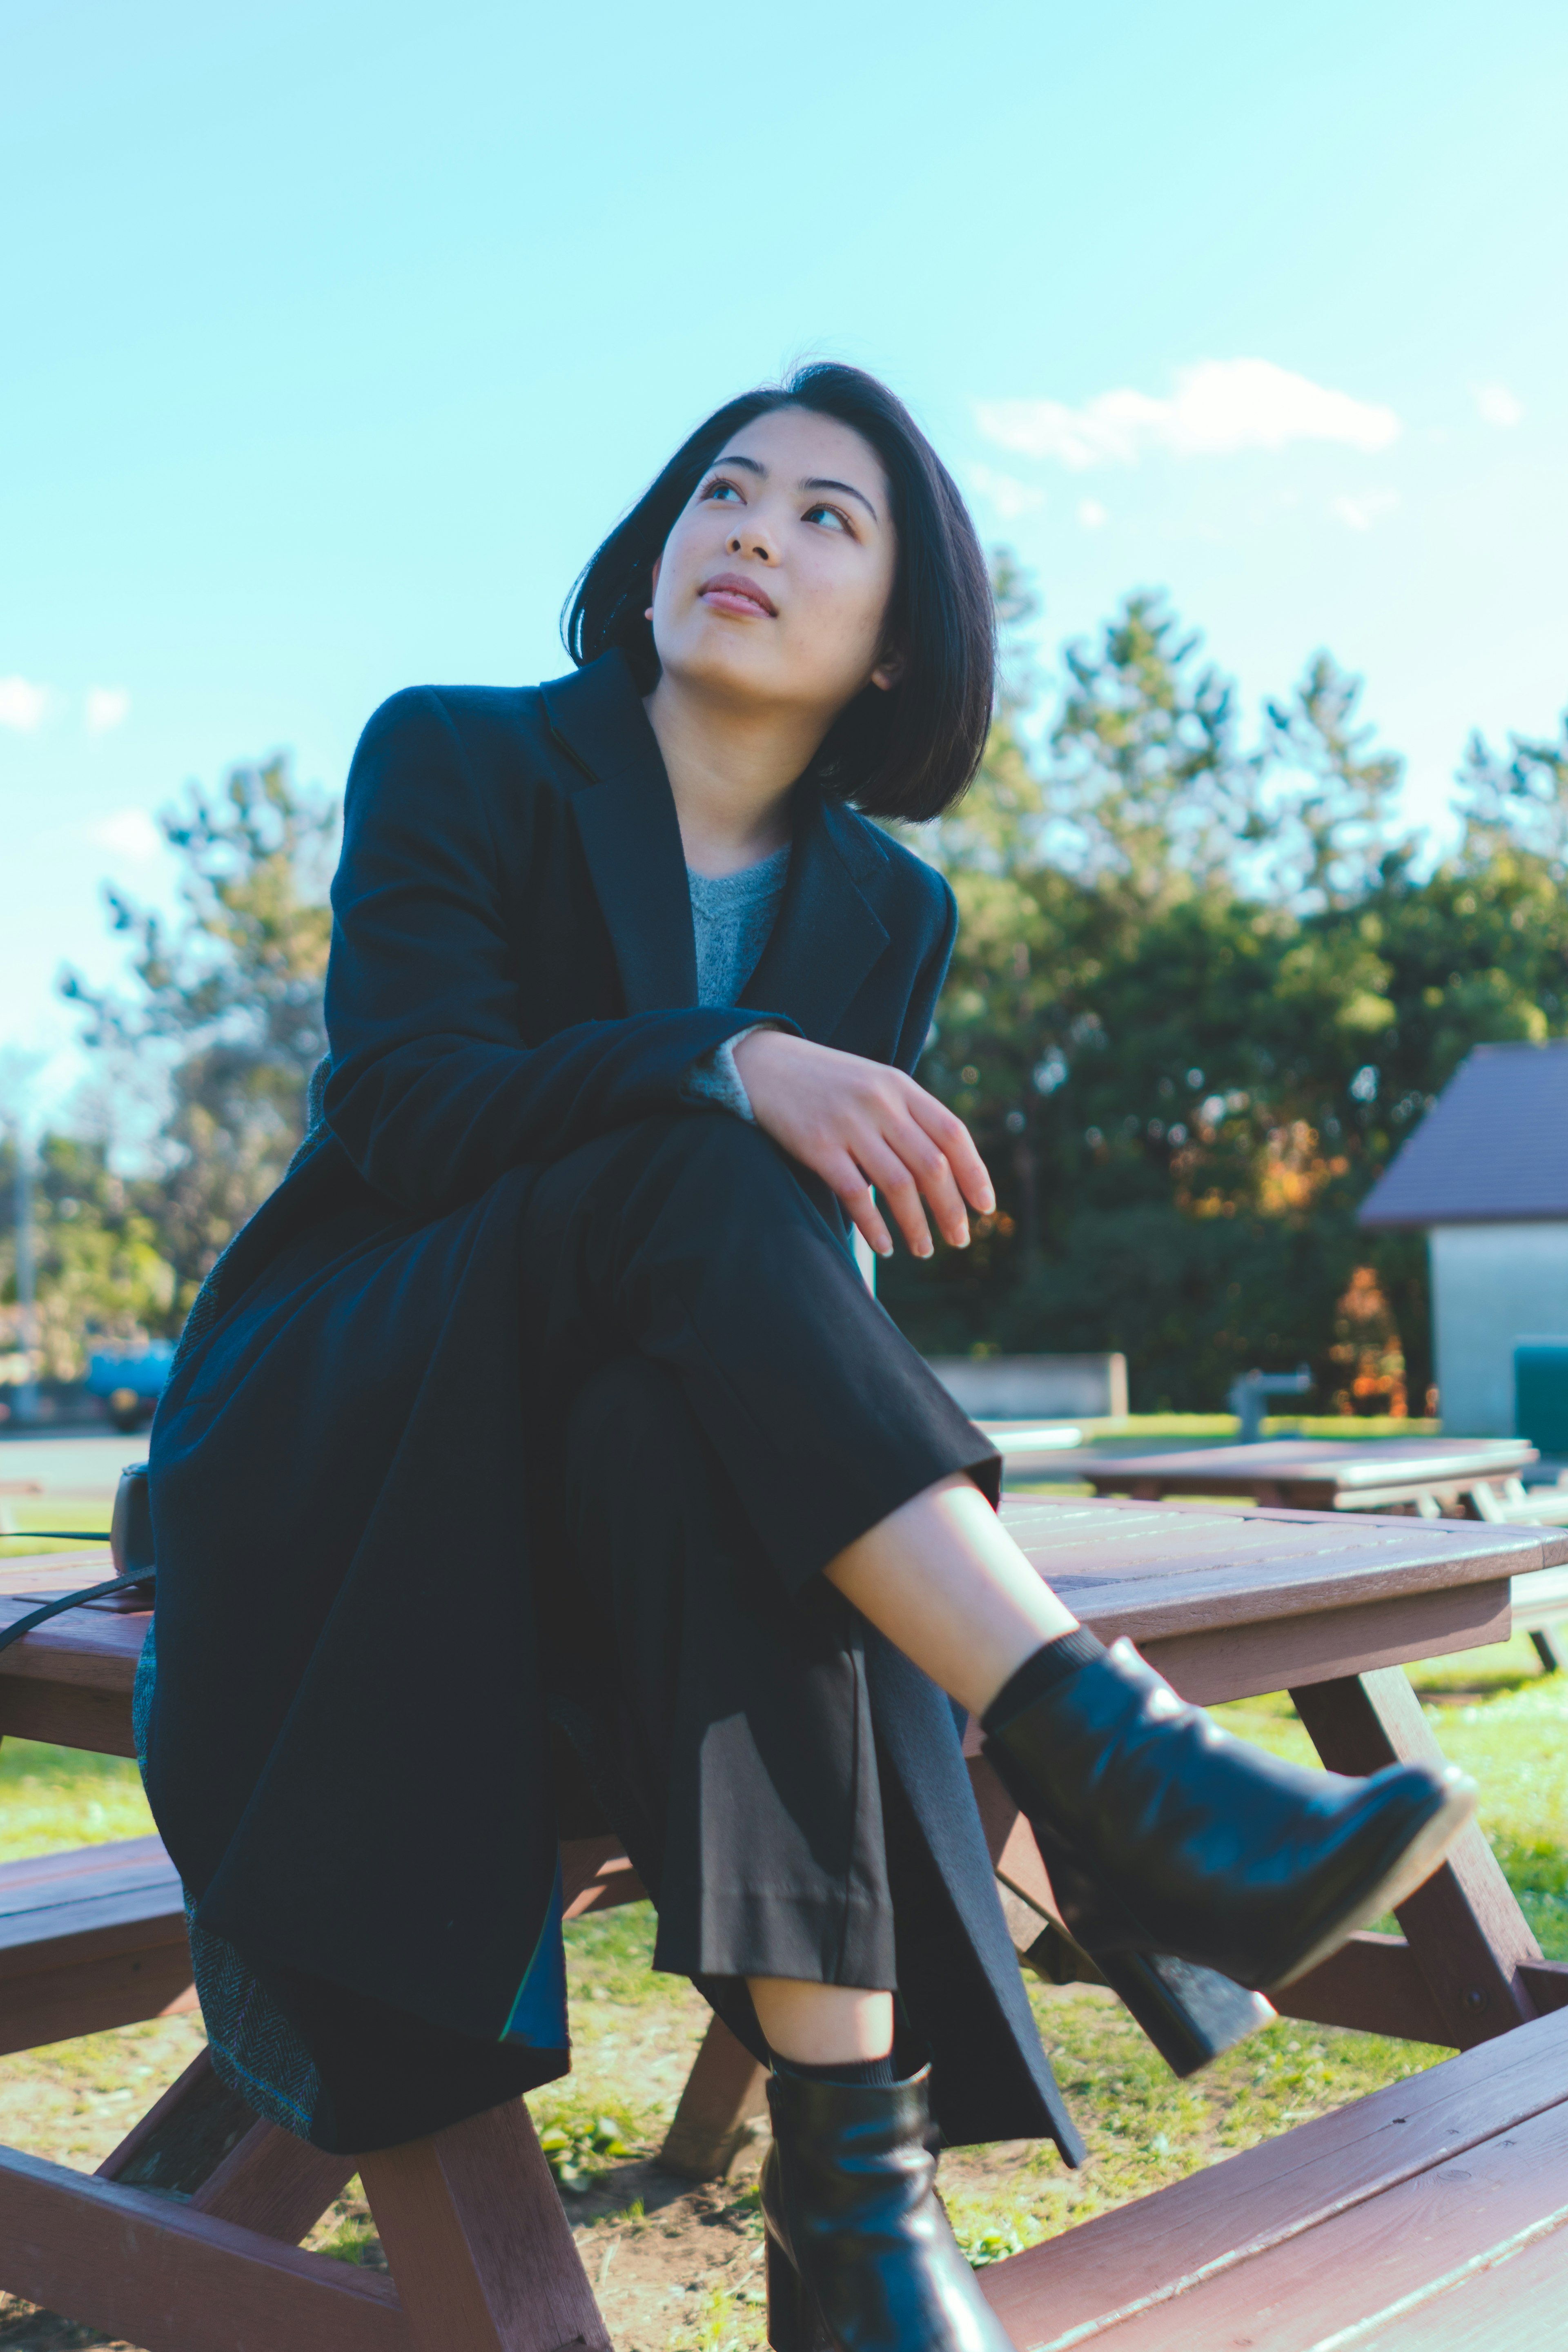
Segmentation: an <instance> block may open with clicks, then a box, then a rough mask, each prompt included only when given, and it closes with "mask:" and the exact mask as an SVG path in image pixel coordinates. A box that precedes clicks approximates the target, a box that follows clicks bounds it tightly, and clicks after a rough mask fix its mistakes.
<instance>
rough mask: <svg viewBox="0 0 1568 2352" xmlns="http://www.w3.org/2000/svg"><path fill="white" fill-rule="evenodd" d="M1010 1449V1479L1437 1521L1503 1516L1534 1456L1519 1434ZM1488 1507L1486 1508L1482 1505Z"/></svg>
mask: <svg viewBox="0 0 1568 2352" xmlns="http://www.w3.org/2000/svg"><path fill="white" fill-rule="evenodd" d="M1005 1451H1007V1452H1008V1457H1009V1458H1008V1466H1009V1468H1010V1469H1012V1470H1013V1471H1014V1474H1015V1475H1019V1474H1020V1473H1021V1474H1022V1475H1025V1476H1026V1477H1028V1478H1030V1479H1031V1480H1035V1479H1049V1480H1051V1481H1053V1482H1055V1481H1066V1480H1069V1479H1070V1480H1072V1481H1074V1482H1075V1483H1076V1482H1078V1481H1080V1480H1082V1481H1087V1483H1088V1484H1089V1486H1092V1487H1093V1489H1094V1491H1095V1493H1096V1494H1097V1495H1127V1496H1131V1497H1133V1498H1134V1499H1135V1500H1136V1501H1139V1502H1147V1503H1153V1502H1160V1501H1162V1500H1163V1498H1164V1497H1165V1496H1170V1495H1244V1496H1247V1498H1248V1499H1249V1500H1250V1501H1252V1502H1255V1503H1283V1504H1285V1505H1287V1506H1288V1507H1290V1508H1293V1509H1295V1510H1300V1511H1387V1510H1395V1509H1399V1508H1400V1507H1414V1509H1415V1511H1416V1513H1417V1514H1418V1515H1419V1516H1420V1517H1423V1518H1428V1517H1429V1518H1438V1517H1441V1516H1442V1513H1443V1508H1444V1506H1445V1505H1450V1506H1451V1505H1453V1504H1456V1503H1458V1504H1461V1505H1463V1506H1464V1507H1465V1509H1466V1512H1467V1516H1468V1517H1471V1518H1478V1519H1492V1518H1502V1517H1510V1516H1512V1515H1513V1514H1512V1513H1510V1512H1509V1511H1507V1510H1506V1509H1500V1508H1498V1507H1497V1506H1507V1505H1510V1504H1512V1505H1516V1506H1517V1505H1518V1504H1520V1503H1522V1502H1523V1501H1524V1500H1525V1496H1524V1490H1523V1486H1522V1484H1521V1476H1520V1474H1521V1471H1524V1470H1527V1469H1528V1468H1529V1467H1530V1466H1531V1464H1533V1463H1535V1462H1538V1461H1539V1460H1540V1458H1541V1457H1540V1455H1539V1454H1538V1453H1537V1452H1536V1450H1535V1447H1534V1446H1533V1445H1531V1444H1529V1443H1528V1442H1527V1441H1526V1440H1525V1439H1524V1438H1521V1437H1458V1438H1453V1437H1395V1438H1377V1439H1373V1440H1368V1439H1365V1438H1350V1439H1348V1440H1347V1439H1343V1438H1339V1439H1335V1438H1317V1437H1276V1438H1268V1439H1265V1440H1264V1441H1263V1442H1262V1443H1261V1444H1257V1445H1203V1446H1192V1447H1184V1448H1183V1449H1181V1450H1180V1451H1179V1452H1174V1453H1169V1454H1101V1453H1100V1452H1099V1451H1098V1450H1096V1449H1095V1448H1093V1447H1090V1446H1079V1447H1074V1448H1071V1449H1057V1448H1052V1449H1050V1450H1049V1451H1048V1452H1047V1451H1046V1450H1044V1449H1042V1451H1041V1454H1040V1455H1039V1457H1038V1458H1036V1457H1035V1456H1033V1455H1031V1454H1027V1453H1022V1452H1021V1453H1018V1454H1016V1455H1015V1454H1013V1452H1012V1450H1011V1449H1005ZM1489 1506H1490V1507H1489Z"/></svg>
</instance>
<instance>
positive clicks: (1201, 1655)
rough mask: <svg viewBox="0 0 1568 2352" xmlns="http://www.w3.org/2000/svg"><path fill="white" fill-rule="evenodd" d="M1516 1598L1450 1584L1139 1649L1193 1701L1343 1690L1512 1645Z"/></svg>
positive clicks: (1099, 1629)
mask: <svg viewBox="0 0 1568 2352" xmlns="http://www.w3.org/2000/svg"><path fill="white" fill-rule="evenodd" d="M1509 1595H1510V1582H1509V1580H1508V1579H1507V1578H1506V1577H1504V1578H1500V1579H1499V1580H1498V1581H1497V1582H1496V1583H1489V1584H1458V1585H1447V1586H1444V1587H1441V1588H1439V1589H1438V1590H1437V1591H1431V1592H1408V1593H1402V1594H1400V1595H1398V1596H1397V1597H1395V1598H1394V1599H1392V1600H1386V1601H1366V1602H1363V1603H1362V1604H1360V1605H1359V1606H1356V1607H1353V1608H1341V1609H1318V1610H1313V1611H1311V1612H1308V1613H1304V1614H1302V1615H1300V1616H1297V1617H1270V1618H1268V1619H1266V1620H1265V1621H1264V1622H1261V1623H1258V1624H1251V1625H1221V1626H1214V1627H1210V1628H1207V1629H1205V1631H1203V1632H1196V1633H1177V1634H1174V1635H1167V1636H1165V1637H1164V1638H1163V1639H1160V1638H1155V1639H1154V1640H1152V1641H1149V1640H1145V1641H1142V1642H1140V1643H1139V1644H1138V1646H1139V1648H1140V1649H1141V1650H1142V1654H1143V1655H1144V1657H1145V1658H1147V1660H1148V1661H1149V1664H1151V1665H1152V1666H1156V1667H1158V1669H1159V1671H1160V1672H1161V1674H1163V1675H1164V1676H1165V1677H1166V1679H1167V1680H1168V1681H1169V1682H1170V1683H1171V1684H1172V1685H1173V1686H1174V1688H1175V1689H1177V1690H1179V1691H1180V1692H1181V1694H1182V1696H1183V1697H1184V1698H1190V1699H1192V1700H1193V1701H1194V1704H1195V1705H1197V1706H1219V1705H1220V1703H1221V1702H1222V1701H1223V1700H1226V1699H1233V1698H1253V1697H1256V1696H1258V1693H1259V1692H1261V1691H1270V1690H1279V1689H1281V1688H1289V1686H1290V1685H1296V1684H1300V1685H1306V1684H1309V1683H1321V1682H1334V1681H1338V1680H1340V1679H1342V1678H1343V1677H1344V1676H1346V1675H1358V1674H1362V1673H1364V1672H1367V1671H1370V1670H1372V1669H1374V1668H1377V1667H1380V1666H1400V1665H1404V1664H1406V1663H1407V1662H1408V1661H1410V1660H1412V1659H1415V1658H1436V1657H1444V1656H1447V1655H1449V1654H1452V1653H1454V1652H1456V1651H1460V1650H1476V1649H1479V1648H1481V1647H1482V1646H1483V1645H1484V1644H1486V1643H1492V1642H1506V1641H1507V1640H1508V1638H1509V1635H1510V1633H1511V1632H1512V1630H1513V1620H1512V1615H1511V1612H1510V1598H1509ZM1075 1605H1077V1607H1078V1609H1079V1614H1080V1615H1081V1616H1082V1617H1083V1619H1084V1622H1086V1623H1087V1624H1089V1626H1090V1627H1091V1628H1092V1630H1093V1631H1094V1632H1095V1633H1099V1634H1100V1639H1101V1640H1102V1641H1104V1640H1107V1639H1114V1638H1115V1631H1116V1628H1115V1623H1114V1621H1113V1620H1112V1619H1110V1618H1109V1617H1101V1616H1100V1615H1098V1614H1097V1613H1096V1612H1094V1610H1093V1606H1092V1603H1090V1605H1089V1607H1088V1608H1085V1607H1084V1606H1083V1604H1082V1603H1081V1602H1080V1603H1078V1604H1075Z"/></svg>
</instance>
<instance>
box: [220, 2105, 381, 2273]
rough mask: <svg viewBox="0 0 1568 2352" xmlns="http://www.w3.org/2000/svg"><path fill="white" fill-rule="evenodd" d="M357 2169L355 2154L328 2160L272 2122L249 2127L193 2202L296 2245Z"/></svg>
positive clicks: (225, 2217) (248, 2228)
mask: <svg viewBox="0 0 1568 2352" xmlns="http://www.w3.org/2000/svg"><path fill="white" fill-rule="evenodd" d="M358 2169H359V2158H357V2157H353V2156H329V2155H328V2154H327V2153H326V2152H325V2150H324V2149H322V2148H319V2147H310V2144H309V2142H308V2141H306V2140H302V2139H296V2138H295V2137H294V2135H293V2133H292V2132H286V2131H280V2130H279V2127H278V2126H277V2125H276V2124H269V2123H262V2122H258V2123H254V2124H252V2126H251V2127H250V2129H249V2130H248V2131H247V2133H246V2135H245V2137H244V2138H243V2139H242V2140H241V2141H240V2143H239V2145H238V2147H235V2148H231V2149H230V2151H229V2153H228V2155H227V2156H226V2157H225V2158H224V2160H223V2162H222V2163H221V2164H220V2165H219V2166H218V2167H217V2168H216V2171H215V2172H212V2173H209V2174H208V2176H207V2178H206V2179H205V2180H204V2181H203V2183H202V2185H201V2187H200V2188H199V2189H197V2190H196V2191H195V2195H194V2196H193V2197H192V2199H191V2203H192V2205H193V2206H194V2208H195V2210H196V2211H197V2212H198V2213H213V2214H216V2217H217V2219H218V2220H219V2221H234V2222H237V2223H238V2225H239V2227H240V2228H241V2229H243V2230H256V2231H259V2232H260V2234H261V2236H262V2237H264V2238H277V2239H278V2240H279V2242H281V2243H282V2244H283V2245H286V2246H297V2245H298V2244H299V2242H300V2239H301V2238H302V2237H303V2236H304V2235H305V2233H306V2231H309V2230H313V2229H314V2228H315V2226H316V2224H317V2222H318V2221H320V2220H321V2216H322V2214H323V2213H324V2212H325V2211H326V2210H327V2208H328V2206H329V2205H330V2204H331V2201H332V2200H333V2199H334V2197H341V2196H342V2192H343V2190H344V2189H346V2188H347V2187H348V2184H349V2182H350V2181H351V2180H352V2179H353V2177H354V2174H355V2173H356V2172H357V2171H358Z"/></svg>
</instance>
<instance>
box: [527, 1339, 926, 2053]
mask: <svg viewBox="0 0 1568 2352" xmlns="http://www.w3.org/2000/svg"><path fill="white" fill-rule="evenodd" d="M561 1463H562V1472H563V1504H564V1526H563V1538H564V1547H563V1545H561V1544H557V1545H556V1546H554V1547H553V1548H552V1547H551V1546H550V1545H549V1544H548V1542H547V1543H546V1544H544V1545H543V1546H542V1548H541V1549H542V1556H549V1555H551V1554H552V1550H553V1558H554V1561H555V1562H556V1563H559V1561H560V1559H561V1555H562V1551H563V1548H564V1550H565V1552H566V1553H567V1555H568V1556H569V1558H570V1560H571V1563H572V1572H571V1574H570V1575H566V1576H563V1574H562V1573H561V1567H560V1565H559V1564H554V1565H552V1568H551V1570H550V1571H549V1572H548V1574H547V1575H546V1577H545V1578H544V1579H542V1581H541V1589H540V1592H539V1603H540V1610H541V1617H542V1622H543V1623H544V1625H545V1626H546V1627H547V1628H548V1632H549V1652H550V1655H551V1658H552V1665H551V1671H550V1679H551V1684H552V1687H553V1688H554V1689H556V1690H557V1691H558V1692H561V1691H564V1692H566V1693H567V1694H569V1696H571V1697H572V1699H573V1701H574V1706H575V1710H576V1714H577V1718H578V1721H579V1723H580V1724H581V1723H584V1722H586V1723H588V1724H591V1726H592V1732H591V1734H590V1735H589V1748H588V1750H587V1751H586V1752H585V1761H586V1762H587V1763H588V1767H589V1770H590V1773H591V1774H592V1775H593V1776H594V1777H595V1780H597V1782H598V1784H599V1787H600V1790H601V1796H602V1801H603V1802H604V1803H605V1809H606V1811H608V1813H609V1814H610V1817H611V1819H612V1820H613V1821H614V1822H616V1827H617V1828H618V1829H619V1830H620V1831H621V1833H622V1834H623V1835H624V1836H625V1837H626V1840H627V1843H628V1846H629V1848H630V1851H631V1853H632V1855H633V1859H634V1861H636V1863H637V1867H638V1868H639V1869H640V1870H641V1871H642V1873H643V1874H644V1877H645V1878H646V1880H647V1883H648V1885H650V1887H651V1888H652V1889H653V1890H654V1892H655V1895H656V1899H657V1901H658V1912H659V1933H658V1949H657V1952H656V1964H657V1965H658V1966H659V1967H661V1968H667V1969H672V1970H679V1971H680V1972H681V1973H684V1974H687V1975H689V1976H691V1977H693V1978H695V1979H697V1980H698V1981H699V1982H700V1983H703V1984H705V1985H709V1984H711V1982H712V1980H713V1979H716V1978H717V1979H733V1978H743V1979H745V1981H746V1982H747V1984H748V1985H749V1987H750V1989H751V1991H752V2002H753V2006H754V2008H755V2010H756V2011H757V2020H758V2022H759V2024H760V2025H761V2027H762V2031H763V2035H764V2037H765V2039H766V2042H767V2043H768V2046H769V2048H770V2049H772V2050H773V2051H774V2052H775V2053H777V2054H778V2056H780V2057H781V2058H783V2059H784V2060H785V2061H791V2060H794V2061H795V2062H797V2063H805V2064H809V2065H819V2064H828V2063H835V2062H837V2061H841V2060H848V2061H858V2060H863V2059H879V2058H885V2057H886V2055H887V2053H888V2052H889V2049H890V2048H891V2046H892V2038H893V2015H892V2000H891V1990H890V1989H891V1986H892V1984H893V1980H894V1974H895V1961H894V1927H893V1916H892V1899H891V1895H890V1893H889V1886H888V1879H887V1864H886V1859H885V1853H884V1847H883V1832H882V1803H881V1792H880V1786H879V1771H878V1765H877V1759H876V1740H875V1734H874V1731H873V1727H872V1723H871V1717H870V1706H869V1696H868V1687H867V1681H866V1669H865V1660H864V1655H863V1639H864V1629H863V1627H862V1624H861V1622H860V1619H859V1617H858V1613H857V1612H855V1611H854V1610H853V1609H852V1608H850V1607H848V1606H847V1605H846V1603H845V1602H844V1601H843V1600H842V1599H840V1598H839V1597H838V1596H837V1594H835V1593H833V1592H831V1591H829V1590H827V1589H826V1587H824V1586H821V1585H818V1586H817V1587H816V1590H815V1591H808V1592H806V1593H805V1594H803V1595H799V1596H796V1595H793V1594H791V1593H790V1592H788V1591H786V1590H785V1589H784V1587H783V1586H782V1585H781V1584H780V1582H779V1580H777V1578H776V1577H775V1576H774V1575H773V1571H772V1569H771V1568H770V1566H769V1564H768V1562H767V1560H766V1559H765V1558H764V1557H763V1554H762V1552H761V1549H760V1547H759V1545H758V1543H757V1540H756V1538H755V1536H754V1534H753V1533H752V1530H751V1529H750V1528H749V1527H748V1526H747V1524H746V1521H745V1517H744V1515H743V1513H742V1511H741V1508H740V1507H739V1504H738V1501H737V1499H736V1497H735V1496H734V1494H733V1491H732V1489H731V1486H730V1482H729V1480H728V1478H727V1477H726V1475H725V1473H724V1470H723V1467H722V1465H721V1463H720V1462H719V1461H718V1459H717V1458H716V1456H715V1454H714V1453H713V1450H712V1448H711V1447H710V1445H709V1444H707V1442H706V1441H705V1439H704V1438H703V1436H702V1434H701V1432H700V1429H699V1428H698V1426H697V1424H696V1423H695V1421H694V1420H693V1417H692V1415H691V1412H690V1411H689V1407H688V1406H687V1404H686V1402H685V1401H684V1399H683V1398H682V1396H681V1393H680V1390H679V1385H678V1383H677V1382H676V1381H675V1380H674V1379H673V1378H672V1377H671V1375H670V1374H669V1373H668V1372H667V1371H666V1370H663V1368H662V1367H661V1366H659V1365H657V1364H650V1363H648V1362H647V1361H646V1360H644V1359H642V1358H640V1357H637V1356H626V1357H621V1358H618V1359H616V1360H615V1361H614V1362H612V1363H610V1364H607V1365H605V1366H604V1367H603V1368H601V1370H598V1371H597V1372H595V1373H594V1374H593V1375H591V1376H590V1378H589V1379H588V1380H587V1381H585V1382H584V1386H583V1388H582V1389H581V1391H579V1393H578V1395H577V1397H576V1399H575V1401H574V1404H573V1407H572V1411H571V1413H570V1416H569V1418H568V1421H567V1424H566V1430H565V1435H564V1443H563V1448H562V1454H561ZM579 1736H580V1738H581V1737H582V1734H581V1733H580V1735H579Z"/></svg>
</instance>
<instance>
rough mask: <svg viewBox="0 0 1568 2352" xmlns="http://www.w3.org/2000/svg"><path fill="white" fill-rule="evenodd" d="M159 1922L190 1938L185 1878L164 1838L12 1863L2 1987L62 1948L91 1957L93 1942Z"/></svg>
mask: <svg viewBox="0 0 1568 2352" xmlns="http://www.w3.org/2000/svg"><path fill="white" fill-rule="evenodd" d="M160 1922H161V1923H164V1924H169V1923H177V1924H178V1925H179V1927H180V1931H181V1933H182V1934H183V1933H184V1892H183V1890H182V1888H181V1885H180V1875H179V1873H178V1871H177V1870H176V1869H175V1868H174V1864H173V1863H172V1862H171V1861H170V1859H169V1856H168V1853H167V1852H166V1851H165V1849H164V1846H163V1840H162V1839H161V1838H158V1837H144V1838H120V1839H114V1840H111V1841H110V1842H108V1843H105V1844H103V1845H89V1846H79V1847H77V1848H76V1849H75V1850H74V1851H72V1852H68V1853H58V1854H47V1855H43V1856H40V1857H39V1858H38V1860H37V1862H21V1863H8V1864H5V1865H4V1866H0V1984H3V1983H4V1980H5V1977H6V1976H7V1975H10V1974H14V1973H15V1972H16V1971H17V1970H18V1969H26V1968H27V1967H28V1966H29V1965H31V1964H32V1962H33V1959H34V1958H35V1956H37V1957H38V1958H44V1957H47V1956H48V1955H49V1954H50V1952H51V1950H52V1948H53V1947H54V1946H55V1945H56V1944H57V1943H58V1944H59V1945H61V1946H62V1947H66V1948H69V1949H70V1950H72V1951H75V1952H79V1953H81V1954H86V1953H88V1952H89V1951H92V1950H94V1949H96V1948H98V1946H97V1945H96V1944H95V1942H94V1938H95V1937H100V1936H105V1937H106V1936H110V1935H112V1933H113V1931H115V1930H117V1929H119V1928H121V1927H135V1926H146V1925H150V1924H153V1923H160Z"/></svg>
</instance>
